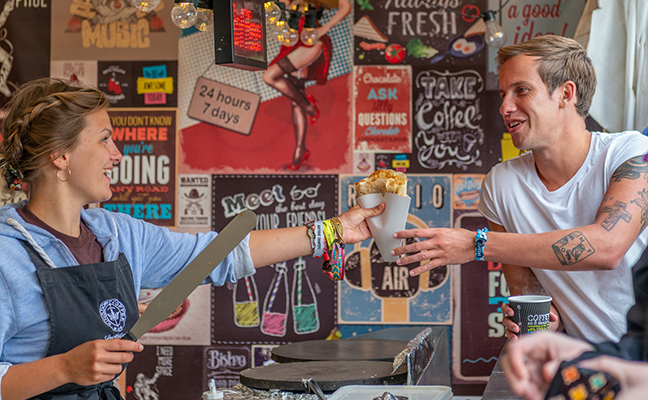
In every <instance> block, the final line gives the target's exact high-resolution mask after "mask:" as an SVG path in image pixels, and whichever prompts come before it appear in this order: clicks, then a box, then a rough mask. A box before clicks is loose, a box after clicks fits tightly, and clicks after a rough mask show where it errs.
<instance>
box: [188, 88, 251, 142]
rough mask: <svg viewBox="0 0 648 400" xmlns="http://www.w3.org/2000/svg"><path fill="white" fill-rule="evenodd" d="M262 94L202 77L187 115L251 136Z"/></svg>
mask: <svg viewBox="0 0 648 400" xmlns="http://www.w3.org/2000/svg"><path fill="white" fill-rule="evenodd" d="M260 101H261V96H259V95H258V94H256V93H251V92H248V91H246V90H242V89H238V88H235V87H232V86H228V85H224V84H222V83H219V82H215V81H212V80H209V79H206V78H204V77H200V78H198V80H197V81H196V88H195V89H194V93H193V96H192V97H191V104H189V111H188V112H187V115H189V116H190V117H191V118H194V119H197V120H199V121H203V122H207V123H208V124H212V125H216V126H220V127H221V128H225V129H229V130H232V131H234V132H237V133H242V134H243V135H249V134H250V131H251V130H252V124H253V123H254V118H255V116H256V113H257V109H258V108H259V103H260Z"/></svg>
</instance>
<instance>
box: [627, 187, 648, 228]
mask: <svg viewBox="0 0 648 400" xmlns="http://www.w3.org/2000/svg"><path fill="white" fill-rule="evenodd" d="M637 193H638V194H639V196H640V197H639V198H638V199H634V200H632V201H630V203H632V204H635V205H637V206H638V207H639V208H641V230H640V231H639V232H643V230H644V229H645V228H646V225H648V192H647V191H646V189H643V190H642V191H641V192H637Z"/></svg>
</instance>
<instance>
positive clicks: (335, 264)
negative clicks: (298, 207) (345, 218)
mask: <svg viewBox="0 0 648 400" xmlns="http://www.w3.org/2000/svg"><path fill="white" fill-rule="evenodd" d="M304 225H306V227H307V228H308V236H309V237H310V241H311V247H312V248H313V257H316V258H323V259H324V263H323V265H322V270H323V272H324V273H325V274H326V275H327V276H328V277H329V278H330V279H331V280H333V281H334V282H335V281H338V280H342V279H344V261H345V260H344V239H343V238H344V230H343V227H342V223H341V222H340V220H339V218H337V217H333V218H331V219H327V220H324V221H308V222H307V223H306V224H304ZM328 251H331V255H330V256H329V254H328Z"/></svg>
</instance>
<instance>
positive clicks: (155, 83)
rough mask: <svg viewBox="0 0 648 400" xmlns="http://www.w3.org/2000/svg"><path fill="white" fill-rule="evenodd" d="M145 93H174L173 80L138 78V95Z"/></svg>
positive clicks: (170, 78) (169, 78)
mask: <svg viewBox="0 0 648 400" xmlns="http://www.w3.org/2000/svg"><path fill="white" fill-rule="evenodd" d="M144 93H166V94H171V93H173V78H172V77H168V78H158V79H151V78H142V77H139V78H137V94H144Z"/></svg>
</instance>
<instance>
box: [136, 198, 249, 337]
mask: <svg viewBox="0 0 648 400" xmlns="http://www.w3.org/2000/svg"><path fill="white" fill-rule="evenodd" d="M255 225H256V215H255V214H254V213H253V212H252V211H250V210H245V211H243V212H242V213H240V214H239V215H237V216H236V217H234V219H233V220H232V221H231V222H230V223H229V224H227V226H226V227H225V228H223V230H222V231H220V233H219V234H218V236H216V238H214V240H212V241H211V243H209V244H208V245H207V246H206V247H205V248H204V249H203V251H201V252H200V254H198V255H197V256H196V258H194V259H193V260H192V261H191V262H190V263H189V264H188V265H187V266H186V267H185V268H184V269H183V270H182V271H180V273H179V274H178V275H177V276H176V277H175V278H173V280H172V281H171V282H170V283H169V284H168V285H167V286H166V287H165V288H164V290H162V291H161V292H160V294H158V295H157V296H156V297H155V298H154V299H153V301H151V304H149V306H148V307H147V308H146V310H145V311H144V313H142V316H141V317H140V318H139V319H138V320H137V322H136V323H135V325H133V327H132V328H131V330H130V332H128V334H126V336H125V337H124V339H130V340H133V341H135V340H137V339H139V338H140V337H142V335H144V334H145V333H146V332H148V331H150V330H151V329H153V328H154V327H155V326H156V325H157V324H159V323H160V322H162V321H164V320H165V319H166V318H167V317H168V316H169V315H171V313H172V312H173V311H174V310H175V309H176V308H178V306H179V305H180V304H181V303H182V302H183V301H184V300H185V299H186V298H187V297H188V296H189V295H190V294H191V292H193V291H194V289H195V288H196V287H197V286H198V285H200V284H201V283H202V282H203V281H204V280H205V278H207V276H208V275H209V273H210V272H212V271H213V270H214V268H216V266H218V264H220V263H221V262H222V261H223V260H224V259H225V257H227V255H228V254H229V253H230V252H231V251H232V250H233V249H234V248H235V247H236V246H237V245H238V244H239V243H240V242H241V240H243V239H244V238H245V236H247V234H248V233H250V231H251V230H252V229H254V226H255Z"/></svg>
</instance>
